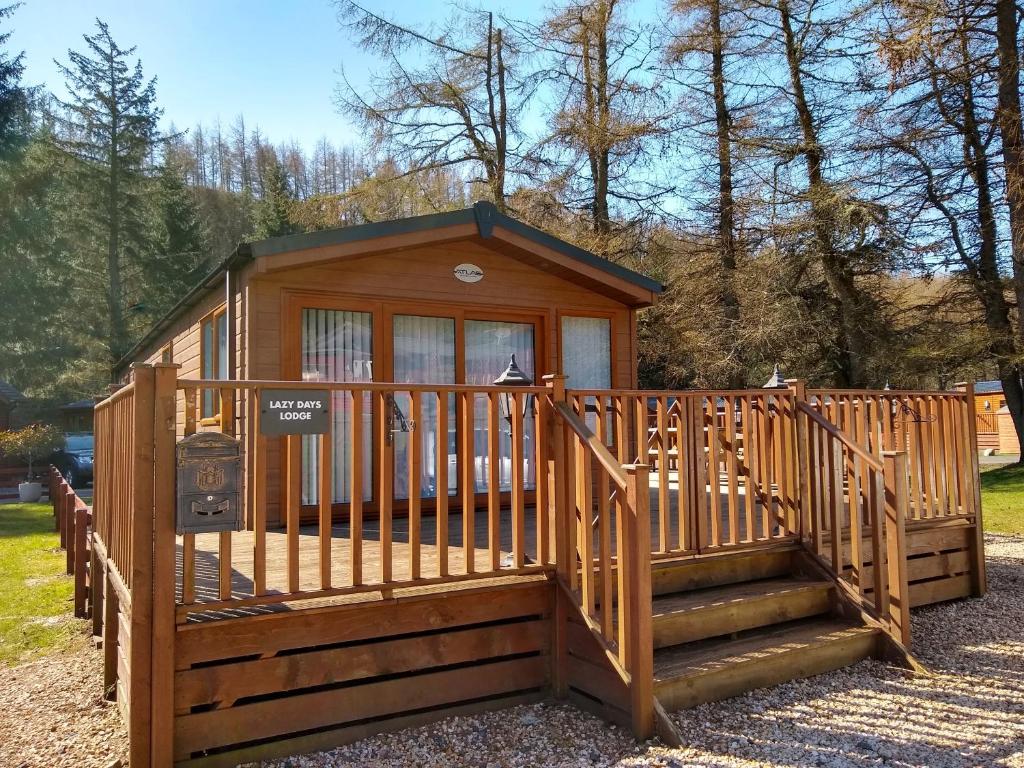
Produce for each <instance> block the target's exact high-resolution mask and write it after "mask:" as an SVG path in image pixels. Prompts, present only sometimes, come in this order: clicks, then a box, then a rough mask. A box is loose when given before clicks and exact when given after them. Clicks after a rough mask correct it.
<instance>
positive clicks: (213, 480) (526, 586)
mask: <svg viewBox="0 0 1024 768" xmlns="http://www.w3.org/2000/svg"><path fill="white" fill-rule="evenodd" d="M660 291H661V286H660V285H659V284H658V283H656V282H655V281H652V280H651V279H649V278H647V277H644V276H642V275H640V274H637V273H635V272H632V271H630V270H627V269H624V268H622V267H620V266H617V265H615V264H612V263H610V262H608V261H606V260H603V259H601V258H598V257H596V256H594V255H593V254H590V253H587V252H586V251H583V250H581V249H579V248H577V247H575V246H572V245H570V244H568V243H566V242H563V241H561V240H558V239H557V238H554V237H551V236H550V235H548V234H546V233H544V232H542V231H540V230H537V229H535V228H533V227H530V226H527V225H525V224H523V223H521V222H519V221H517V220H515V219H513V218H511V217H509V216H507V215H504V214H501V213H499V212H498V211H497V210H496V209H495V207H494V206H493V205H490V204H488V203H477V204H476V205H474V206H473V207H472V208H470V209H466V210H459V211H453V212H449V213H441V214H436V215H430V216H421V217H416V218H410V219H402V220H398V221H392V222H386V223H380V224H367V225H362V226H355V227H349V228H345V229H338V230H332V231H324V232H316V233H310V234H303V235H293V236H287V237H280V238H274V239H271V240H264V241H261V242H255V243H250V244H243V245H242V246H240V247H239V248H238V249H237V250H236V251H235V252H234V253H233V254H232V255H231V256H230V257H229V258H227V259H226V260H225V261H224V262H223V263H222V264H221V265H220V267H219V268H218V269H217V270H215V271H214V272H213V273H212V274H210V275H209V277H208V278H207V279H206V280H204V281H203V282H202V284H200V285H199V286H197V287H196V288H195V289H194V290H193V291H192V292H191V293H189V294H188V295H187V296H186V297H184V298H183V299H182V301H181V302H180V303H179V304H178V306H177V307H176V308H175V309H174V310H173V311H172V312H171V313H170V314H169V315H168V316H167V317H166V318H164V319H163V320H162V321H160V322H159V323H158V324H157V325H156V327H155V328H154V329H153V330H152V331H151V332H150V333H149V334H148V335H147V336H146V337H145V338H144V339H143V340H142V341H141V342H140V344H139V345H138V346H137V347H136V349H135V350H134V351H133V352H132V353H131V354H130V355H128V356H127V357H126V358H125V359H124V360H123V361H122V362H121V363H120V364H119V367H118V370H117V371H116V375H117V379H118V381H119V382H120V386H119V388H118V389H117V390H116V391H115V392H113V393H112V394H111V395H110V396H109V397H107V398H106V399H105V400H103V401H102V402H100V403H98V404H97V405H96V408H95V434H96V453H95V477H96V480H95V488H94V503H93V506H92V508H91V509H87V508H86V507H85V506H84V504H82V503H81V501H80V500H79V499H78V498H77V497H76V496H75V495H74V492H73V491H71V490H69V489H68V488H67V487H66V485H65V484H62V481H61V478H60V477H59V475H54V476H53V477H52V488H51V498H53V499H55V502H54V512H55V515H56V516H57V520H58V524H59V526H60V528H61V540H62V542H63V543H64V545H65V546H66V547H67V548H68V568H69V571H71V572H73V573H74V574H75V585H76V589H75V606H76V612H77V613H79V614H80V615H90V616H91V617H92V621H93V631H94V634H95V635H96V637H97V638H98V639H99V640H100V642H101V645H102V649H103V651H102V652H103V654H104V676H105V680H104V683H105V690H106V691H107V692H108V696H110V697H111V698H114V699H116V701H117V703H118V706H119V707H120V708H121V711H122V714H123V715H124V717H125V719H126V721H127V723H128V729H129V734H130V740H131V763H132V766H133V768H134V767H135V766H146V765H154V766H167V765H172V764H174V765H190V766H233V765H236V764H238V763H240V762H246V761H253V760H258V759H261V758H265V757H271V756H283V755H288V754H295V753H300V752H307V751H311V750H316V749H323V748H328V747H330V746H333V745H337V744H340V743H344V742H348V741H353V740H356V739H359V738H363V737H365V736H367V735H369V734H372V733H377V732H381V731H389V730H396V729H399V728H405V727H409V726H413V725H418V724H423V723H428V722H431V721H433V720H436V719H438V718H441V717H446V716H450V715H456V714H468V713H474V712H479V711H482V710H486V709H494V708H499V707H507V706H511V705H514V704H517V703H523V702H532V701H538V700H542V699H545V698H551V697H553V698H558V699H567V700H569V701H571V702H573V703H574V704H576V705H577V706H579V707H581V708H584V709H586V710H588V711H591V712H593V713H596V714H597V715H599V716H600V717H603V718H605V719H607V720H609V721H612V722H616V723H620V724H622V725H623V726H625V727H628V728H630V729H631V730H632V732H633V733H634V734H635V735H636V736H637V737H639V738H647V737H649V736H651V735H653V734H655V733H657V734H658V735H660V736H661V738H662V739H663V740H665V741H666V742H668V743H670V744H678V743H682V742H684V741H685V739H686V735H685V734H680V733H678V732H677V731H676V729H675V727H674V726H673V725H672V722H671V720H670V719H669V718H668V716H667V715H666V712H667V711H670V710H672V709H677V708H682V707H691V706H695V705H697V704H700V703H702V702H707V701H713V700H716V699H721V698H725V697H729V696H733V695H737V694H739V693H742V692H744V691H747V690H750V689H752V688H755V687H761V686H766V685H774V684H777V683H780V682H783V681H786V680H791V679H794V678H799V677H805V676H809V675H813V674H818V673H820V672H824V671H827V670H831V669H836V668H839V667H842V666H845V665H847V664H851V663H854V662H856V661H858V660H860V659H863V658H865V657H868V656H875V657H885V658H889V659H892V660H895V661H896V662H898V663H901V664H903V665H905V666H907V667H909V668H920V665H919V664H918V663H917V662H916V660H915V659H914V656H913V645H912V637H911V633H910V621H909V615H910V609H911V608H912V607H914V606H917V605H925V604H928V603H933V602H936V601H940V600H950V599H956V598H962V597H966V596H969V595H981V594H983V593H984V590H985V571H984V552H983V539H982V534H981V531H982V526H981V509H980V501H979V484H978V466H977V450H976V441H977V434H976V414H975V400H974V393H973V390H972V387H971V386H970V385H967V386H965V388H964V389H963V390H962V391H956V392H922V391H890V390H877V391H868V390H838V389H816V388H812V387H808V386H807V384H806V383H805V382H802V381H799V380H788V381H787V380H784V379H783V378H782V377H781V376H778V375H776V376H775V377H773V380H772V382H770V386H766V387H758V388H752V389H744V390H729V391H696V390H693V391H646V390H641V389H639V388H638V382H637V345H636V328H637V312H638V311H639V310H641V309H643V308H645V307H648V306H651V305H652V304H653V303H654V302H655V301H656V300H657V296H658V294H659V292H660Z"/></svg>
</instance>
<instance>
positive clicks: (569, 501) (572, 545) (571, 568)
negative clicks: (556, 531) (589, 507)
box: [562, 424, 582, 591]
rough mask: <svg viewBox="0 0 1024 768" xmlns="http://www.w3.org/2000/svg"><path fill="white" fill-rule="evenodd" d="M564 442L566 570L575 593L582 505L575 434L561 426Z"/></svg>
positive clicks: (577, 576)
mask: <svg viewBox="0 0 1024 768" xmlns="http://www.w3.org/2000/svg"><path fill="white" fill-rule="evenodd" d="M562 433H563V438H562V439H563V440H564V441H565V492H566V503H565V507H566V508H565V519H566V525H565V533H566V536H565V538H566V550H567V551H566V568H567V570H568V577H569V589H570V590H571V591H575V590H576V589H577V587H578V586H579V568H578V567H577V565H576V561H577V560H578V559H580V558H579V548H580V547H579V530H578V529H579V518H578V515H579V511H580V507H581V505H582V501H581V496H580V489H579V485H578V480H577V475H578V470H577V451H576V433H575V432H573V431H572V429H571V428H570V427H569V425H568V424H563V426H562Z"/></svg>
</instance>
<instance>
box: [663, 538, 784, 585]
mask: <svg viewBox="0 0 1024 768" xmlns="http://www.w3.org/2000/svg"><path fill="white" fill-rule="evenodd" d="M799 549H800V545H799V544H774V545H772V546H771V547H770V548H766V549H762V550H754V551H739V552H720V553H717V554H713V555H702V556H701V557H699V558H689V559H680V560H662V561H658V562H655V563H654V564H653V566H652V568H651V591H652V592H653V594H655V595H668V594H672V593H674V592H686V591H689V590H691V589H704V588H706V587H717V586H722V585H725V584H738V583H740V582H744V581H755V580H757V579H771V578H778V577H780V576H788V575H789V574H790V573H792V571H793V553H794V552H796V551H797V550H799Z"/></svg>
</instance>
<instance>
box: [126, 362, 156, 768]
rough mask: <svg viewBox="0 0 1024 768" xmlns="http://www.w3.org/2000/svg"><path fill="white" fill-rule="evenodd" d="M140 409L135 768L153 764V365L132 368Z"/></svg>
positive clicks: (134, 565) (134, 522) (132, 703)
mask: <svg viewBox="0 0 1024 768" xmlns="http://www.w3.org/2000/svg"><path fill="white" fill-rule="evenodd" d="M132 374H133V376H134V379H135V395H134V397H135V403H134V408H133V416H134V418H133V419H132V423H130V424H129V425H128V428H130V429H132V430H133V433H134V455H133V456H132V457H131V489H132V493H131V529H130V532H129V535H130V537H131V539H130V542H131V543H130V547H131V569H130V573H131V581H130V585H131V587H130V589H131V598H132V602H131V647H130V648H131V650H130V654H129V656H130V658H129V669H130V678H129V690H128V711H129V722H128V742H129V762H130V763H131V765H132V768H149V766H150V765H151V764H152V763H151V761H152V754H151V744H152V736H153V733H152V716H153V713H152V701H153V699H152V694H153V668H152V663H153V635H152V631H153V483H154V465H153V447H154V446H153V423H154V394H155V392H154V389H155V387H154V382H155V375H154V370H153V367H152V366H151V365H148V364H142V363H135V364H133V365H132Z"/></svg>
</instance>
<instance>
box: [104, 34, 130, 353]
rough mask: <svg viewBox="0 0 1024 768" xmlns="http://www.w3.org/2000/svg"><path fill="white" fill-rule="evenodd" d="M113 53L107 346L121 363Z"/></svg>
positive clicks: (123, 332) (124, 335)
mask: <svg viewBox="0 0 1024 768" xmlns="http://www.w3.org/2000/svg"><path fill="white" fill-rule="evenodd" d="M113 67H114V64H113V52H111V60H110V91H111V92H110V97H111V121H110V150H109V151H110V157H109V168H110V170H109V175H108V179H107V216H108V221H107V227H108V229H107V312H108V313H109V315H110V336H109V338H108V341H107V347H108V350H109V353H110V360H111V363H117V362H118V361H119V360H120V359H121V358H122V357H124V355H125V353H127V352H128V331H127V328H126V327H125V321H124V310H123V308H122V294H123V292H124V287H123V285H122V283H121V205H120V199H119V198H120V195H121V169H120V166H119V160H120V156H119V153H118V142H119V141H120V134H121V127H120V122H119V119H118V117H119V116H118V111H117V96H118V95H117V91H116V88H117V82H116V79H115V77H114V68H113Z"/></svg>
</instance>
